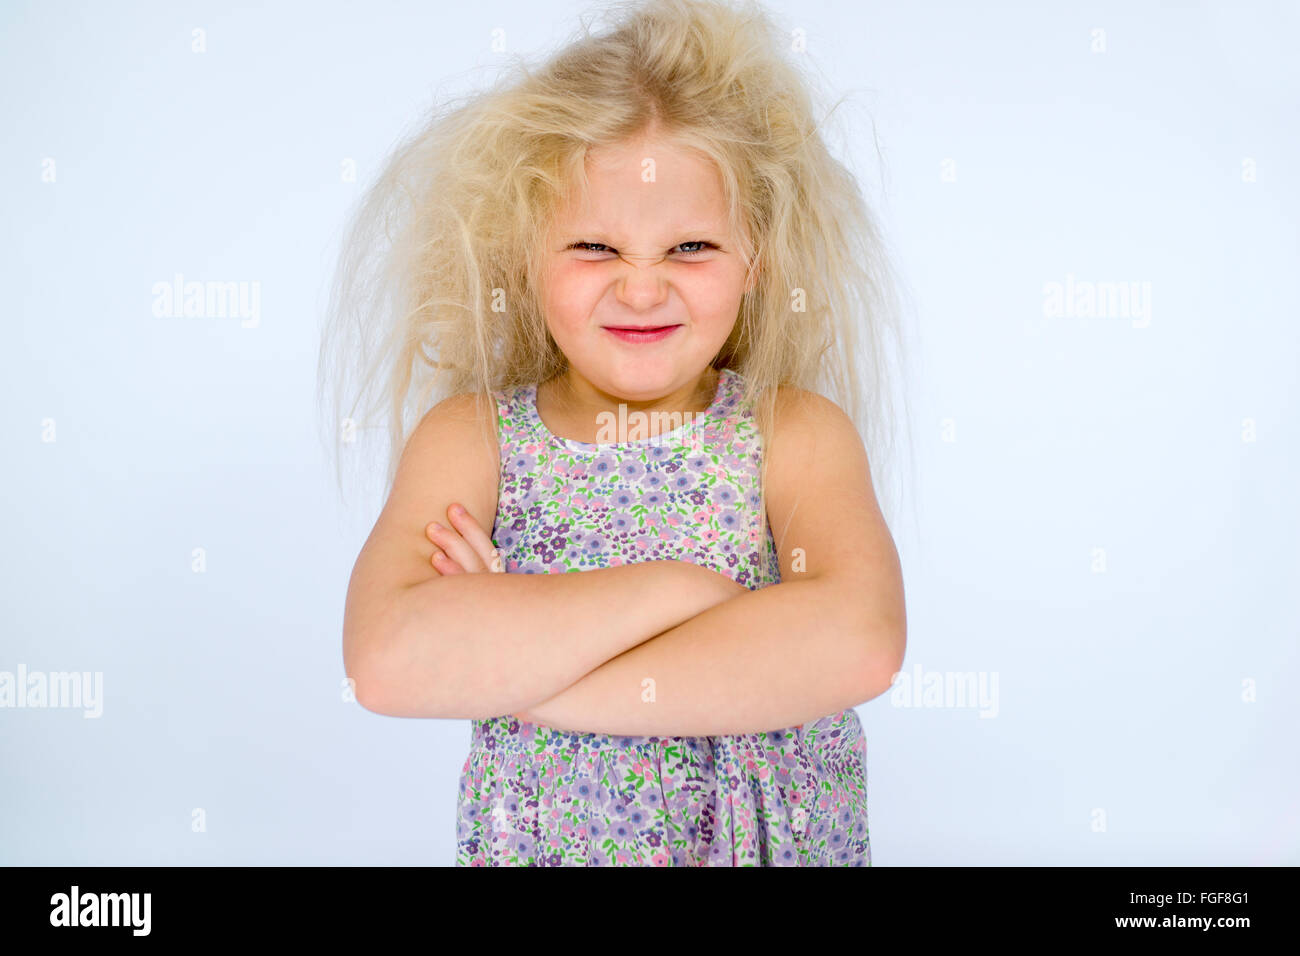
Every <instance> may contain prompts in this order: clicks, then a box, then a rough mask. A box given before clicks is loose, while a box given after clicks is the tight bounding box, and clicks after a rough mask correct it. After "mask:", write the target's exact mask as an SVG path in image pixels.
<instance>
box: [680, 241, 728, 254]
mask: <svg viewBox="0 0 1300 956" xmlns="http://www.w3.org/2000/svg"><path fill="white" fill-rule="evenodd" d="M681 246H699V247H700V248H698V249H688V250H687V251H686V252H685V253H683V255H688V256H690V255H698V254H699V253H701V252H708V251H709V250H710V249H716V248H718V247H717V246H715V245H714V244H713V243H711V242H708V241H706V240H703V239H692V240H691V241H690V242H683V243H681V244H680V245H679V246H678V248H680V247H681Z"/></svg>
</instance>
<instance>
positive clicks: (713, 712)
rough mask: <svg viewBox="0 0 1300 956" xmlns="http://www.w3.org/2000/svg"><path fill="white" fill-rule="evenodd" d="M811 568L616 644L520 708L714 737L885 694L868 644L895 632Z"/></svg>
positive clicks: (569, 722) (586, 723) (555, 720)
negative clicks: (549, 694) (633, 643)
mask: <svg viewBox="0 0 1300 956" xmlns="http://www.w3.org/2000/svg"><path fill="white" fill-rule="evenodd" d="M872 626H873V625H872V624H871V623H870V622H869V621H868V620H867V618H866V617H865V615H864V614H863V611H862V608H861V605H860V603H859V602H857V601H854V600H852V599H851V598H847V599H846V595H845V594H844V593H843V592H842V590H840V584H839V582H836V581H832V580H828V579H817V578H812V579H808V580H802V579H801V580H795V581H791V582H788V583H782V584H774V585H770V586H768V587H765V588H760V589H759V590H757V591H751V592H748V593H747V594H744V595H742V596H740V597H738V598H736V599H734V600H731V601H727V602H725V603H723V604H720V605H718V606H716V607H713V608H710V609H709V610H707V611H704V612H703V613H702V614H700V615H698V616H697V617H693V618H691V619H690V620H689V621H686V622H684V623H682V624H680V625H678V626H676V627H674V628H671V629H670V630H668V631H666V632H665V633H663V634H660V635H659V636H658V637H655V638H654V639H653V640H650V641H646V642H644V643H642V644H640V645H638V646H637V647H634V648H632V649H631V650H629V651H627V652H625V653H623V654H620V655H619V656H618V657H616V658H614V659H613V660H612V661H610V662H609V663H607V664H604V665H602V666H601V667H599V668H597V669H596V670H595V671H593V672H592V673H590V674H588V675H587V676H586V677H584V678H583V679H582V680H580V681H578V682H577V683H576V684H574V685H573V686H572V687H569V688H567V689H566V690H565V691H564V692H563V693H560V694H558V695H556V696H555V697H553V698H551V699H550V700H546V701H542V702H540V703H538V704H535V705H533V706H530V707H528V708H527V709H526V713H525V714H524V716H525V717H526V718H528V719H529V720H532V721H534V722H535V723H539V724H544V725H546V726H548V727H555V728H557V729H560V730H575V731H581V732H584V733H607V734H629V735H633V734H634V735H650V734H658V735H661V736H663V735H666V736H691V737H695V736H717V735H723V734H743V733H755V732H757V731H761V730H776V729H778V728H785V727H795V726H798V725H800V724H805V723H807V722H808V721H811V720H816V719H817V718H819V717H824V716H826V715H827V714H833V713H836V712H838V711H840V710H843V709H845V708H847V707H854V706H856V705H858V704H861V703H863V702H864V701H867V700H870V699H871V698H873V697H875V696H876V695H878V694H880V693H883V692H884V691H885V690H886V689H887V688H888V687H889V676H890V675H889V674H885V673H883V668H882V667H881V666H880V663H879V662H880V660H881V659H882V658H881V655H879V654H876V653H873V650H872V649H873V647H874V646H876V645H880V644H883V643H884V642H885V641H886V640H892V636H891V635H890V634H889V633H888V632H886V631H885V630H883V627H884V626H885V625H883V624H880V625H877V626H878V627H879V628H880V629H879V630H877V631H874V632H873V630H872Z"/></svg>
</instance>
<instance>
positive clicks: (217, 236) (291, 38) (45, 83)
mask: <svg viewBox="0 0 1300 956" xmlns="http://www.w3.org/2000/svg"><path fill="white" fill-rule="evenodd" d="M589 9H591V8H590V7H588V6H586V5H585V4H573V3H556V2H549V3H542V4H536V3H519V2H516V3H502V2H483V3H474V4H450V3H448V4H434V3H417V2H389V3H382V4H365V5H358V4H343V3H311V4H308V3H278V4H274V5H269V6H268V7H266V8H263V7H261V6H260V5H254V4H249V5H243V6H238V7H236V6H233V5H231V4H225V3H187V4H176V3H161V2H156V3H144V2H137V3H133V4H130V5H114V6H113V7H112V8H110V7H108V6H105V5H100V4H92V3H81V4H43V3H34V2H33V3H14V2H5V3H4V4H3V5H2V6H0V123H2V128H3V130H4V133H3V146H2V147H0V224H2V228H0V270H3V271H2V272H0V277H2V278H3V284H4V288H5V289H6V290H7V293H8V294H9V295H10V302H11V304H10V307H9V308H8V309H7V310H6V314H5V316H4V328H5V330H6V332H7V333H8V334H7V337H6V338H7V340H6V346H5V347H4V348H3V349H0V368H2V370H3V374H0V389H3V396H2V397H3V402H0V430H2V431H0V439H2V447H3V448H4V451H5V456H4V457H5V466H4V468H3V471H0V475H2V476H3V477H2V478H0V480H2V481H3V488H2V489H0V490H2V491H3V496H2V500H3V502H4V506H3V512H0V513H2V514H3V524H2V526H0V531H2V533H3V542H4V544H3V548H0V562H2V566H0V572H3V573H2V575H0V579H2V580H3V582H4V583H3V600H2V601H0V670H8V671H11V672H12V671H14V670H15V669H16V668H17V667H18V665H19V664H22V665H24V666H25V667H26V668H27V669H28V670H41V671H47V672H48V671H68V670H77V671H90V672H95V671H99V672H102V673H103V680H104V697H105V699H104V710H103V715H102V717H100V718H99V719H85V718H83V717H82V715H81V713H80V712H79V711H74V710H64V709H44V710H33V709H24V710H16V709H13V710H0V863H6V864H15V863H16V864H95V865H105V864H131V865H138V864H151V863H162V864H177V863H180V864H184V863H198V864H207V863H222V864H233V863H251V864H270V863H401V864H429V863H433V864H445V863H450V862H451V861H452V860H453V858H454V808H455V800H456V782H457V776H458V773H459V771H460V768H461V764H462V762H463V760H464V757H465V753H466V750H467V746H468V740H469V724H468V722H463V721H461V722H454V721H429V720H406V719H395V718H386V717H380V716H377V715H374V714H371V713H369V712H367V711H365V710H363V709H361V708H360V707H359V706H357V705H356V704H352V703H344V702H342V700H341V692H340V685H341V681H342V679H343V668H342V653H341V621H342V609H343V600H344V593H345V587H346V583H347V578H348V574H349V573H350V571H351V567H352V563H353V561H354V560H355V557H356V553H357V550H358V549H359V547H360V545H361V542H362V541H363V540H364V538H365V535H366V534H367V533H368V531H369V528H370V526H371V524H372V522H373V520H374V517H375V515H376V513H377V509H378V506H379V502H378V501H374V502H365V501H361V502H358V501H356V500H349V501H347V502H344V501H342V500H340V498H339V496H338V493H337V491H336V489H335V486H334V484H333V474H332V472H331V471H330V469H329V466H328V464H327V462H326V459H325V456H324V454H323V452H322V449H321V447H320V445H319V443H318V441H317V437H316V436H317V431H316V428H317V418H316V407H315V404H314V401H315V384H316V383H315V374H316V364H315V362H316V350H317V345H318V328H319V322H320V316H321V313H322V311H323V308H324V306H325V304H326V295H327V289H328V281H329V277H330V273H331V270H332V268H333V265H334V254H335V251H336V248H337V243H338V240H339V237H340V233H341V227H342V223H343V221H344V218H345V216H346V214H347V212H348V211H349V209H350V208H351V205H352V203H353V202H354V201H355V199H356V198H357V197H358V195H359V193H360V190H361V189H362V187H363V186H364V185H365V184H366V183H368V182H369V181H370V179H371V177H372V176H374V175H375V174H376V172H377V171H378V168H379V164H380V163H381V162H382V160H383V158H384V157H385V156H386V155H387V153H388V151H389V149H390V148H391V146H392V145H393V144H394V142H395V141H396V140H397V138H398V137H399V136H400V135H401V134H402V133H404V132H405V131H406V130H407V129H409V128H410V127H411V124H412V123H414V122H415V121H416V120H417V119H418V117H419V116H420V115H421V114H422V113H423V112H424V110H425V109H426V107H427V106H428V105H429V103H430V102H431V97H433V96H434V95H435V93H437V92H441V93H443V94H452V93H457V92H460V91H462V90H466V89H470V88H474V87H476V86H479V85H481V84H482V83H483V82H486V81H487V80H488V79H490V78H491V77H492V75H493V74H494V71H495V70H496V69H498V68H499V67H500V65H502V64H503V63H504V62H505V58H506V55H514V54H522V55H525V56H528V57H532V58H535V57H537V56H540V55H542V54H544V53H546V52H549V51H550V50H551V49H553V47H554V45H555V44H556V43H558V42H560V41H561V40H563V39H564V38H565V37H567V36H568V35H570V32H571V31H572V29H573V28H574V27H576V25H577V22H578V21H577V15H578V13H579V12H581V11H584V10H589ZM768 9H769V10H771V11H773V13H774V14H775V15H776V16H777V17H778V18H779V22H781V24H782V25H784V26H786V27H788V28H792V29H793V28H795V27H798V28H802V29H803V30H804V31H805V32H806V35H807V42H808V53H807V56H808V57H809V58H810V60H812V61H813V64H812V65H813V69H814V71H815V72H817V73H820V75H822V76H823V77H824V78H825V81H826V82H827V83H828V84H829V86H830V87H831V88H832V90H833V91H834V92H836V93H841V92H842V93H847V94H849V100H848V101H847V102H846V104H845V105H844V106H843V107H842V109H843V110H844V111H845V114H846V115H845V118H844V122H846V123H848V129H849V130H850V132H851V138H850V149H851V155H849V156H847V157H845V159H846V161H847V162H849V163H850V164H851V165H852V166H853V168H855V170H858V171H860V173H861V175H862V178H863V182H864V186H865V187H866V188H867V190H868V191H869V193H870V194H871V195H872V197H873V199H874V200H875V201H876V203H877V205H878V208H879V212H880V215H881V218H882V221H883V223H884V227H885V230H886V232H887V234H888V236H889V239H890V242H891V243H892V246H893V249H894V252H895V254H896V257H897V261H898V265H899V268H900V270H901V272H902V274H903V276H904V278H905V280H906V283H907V287H908V289H907V291H908V294H909V295H910V298H911V301H912V302H913V305H914V315H913V316H912V317H911V318H910V320H909V321H910V323H911V326H910V327H911V328H912V330H913V332H912V335H913V337H914V341H915V346H914V354H913V373H912V375H911V377H910V378H909V379H908V381H907V389H908V393H909V395H910V398H911V402H912V405H911V419H910V423H909V427H910V429H911V432H912V436H913V442H914V446H915V456H916V467H915V472H914V475H913V479H912V481H911V483H910V486H909V494H910V498H909V500H908V502H907V506H906V509H905V514H904V515H903V516H901V517H900V518H899V520H898V522H897V524H896V538H897V541H898V545H899V549H900V552H901V555H902V560H903V566H904V574H905V579H906V586H907V598H908V614H909V647H908V654H907V661H906V664H905V669H906V670H907V671H908V672H909V673H915V669H916V668H917V667H920V668H921V672H922V673H923V674H926V673H930V672H935V673H938V674H940V675H949V674H960V673H964V672H973V673H976V674H984V675H986V676H989V677H992V676H993V675H996V677H997V681H998V684H997V690H998V701H997V715H996V717H992V718H985V717H981V716H980V714H979V712H978V709H977V708H972V707H969V706H968V707H925V708H919V709H914V708H905V707H902V706H898V704H897V702H895V701H892V700H891V697H890V696H888V695H887V696H882V697H880V698H877V699H876V700H873V701H871V702H869V703H867V704H864V705H863V706H862V707H861V708H859V713H860V715H861V717H862V720H863V722H864V724H865V726H866V728H867V733H868V741H869V758H868V767H869V788H870V800H871V811H870V814H871V842H872V852H873V862H874V863H875V865H878V866H888V865H905V864H945V863H951V864H963V865H967V864H973V865H979V864H1032V863H1048V864H1263V863H1290V864H1296V863H1300V798H1298V796H1297V795H1298V794H1300V760H1297V756H1298V754H1297V750H1298V748H1297V743H1296V731H1297V726H1298V725H1300V721H1298V720H1297V716H1298V715H1300V707H1298V706H1297V703H1296V690H1295V688H1296V686H1297V683H1298V679H1300V673H1298V671H1300V667H1298V666H1297V637H1298V636H1300V610H1298V607H1300V600H1298V598H1297V584H1298V583H1300V562H1298V560H1297V549H1296V542H1297V541H1298V540H1300V521H1298V516H1300V509H1298V507H1297V504H1296V497H1295V492H1296V489H1297V487H1298V486H1300V480H1298V479H1300V454H1298V452H1297V447H1298V443H1297V412H1298V411H1300V396H1298V395H1297V384H1296V383H1297V366H1298V365H1300V333H1298V332H1297V321H1296V320H1297V318H1298V317H1300V308H1297V305H1298V299H1300V297H1298V296H1297V271H1298V270H1297V262H1298V261H1300V256H1298V253H1300V238H1298V229H1297V223H1298V222H1300V218H1298V216H1297V214H1298V213H1300V196H1298V192H1297V180H1296V171H1297V169H1300V123H1297V117H1298V116H1300V109H1298V107H1300V83H1298V82H1297V75H1296V66H1295V63H1296V60H1295V57H1294V50H1293V45H1294V38H1295V37H1296V36H1297V32H1298V31H1297V27H1300V17H1298V15H1297V6H1296V5H1295V4H1293V3H1259V2H1256V3H1240V2H1234V3H1227V2H1221V3H1200V4H1193V3H1163V4H1161V3H1151V2H1147V3H1141V4H1130V3H1088V4H1083V3H1075V4H1051V5H1044V4H1037V3H1029V2H1025V3H1015V4H1010V3H1003V4H996V5H987V4H966V3H958V2H950V3H937V2H929V3H907V4H899V3H853V4H850V3H827V2H815V0H812V2H799V3H794V2H789V0H785V2H772V3H769V4H768ZM498 28H499V29H502V30H504V31H505V32H504V37H505V42H506V54H505V55H503V54H501V53H497V52H493V50H492V47H491V43H492V31H493V30H495V29H498ZM195 29H202V30H204V31H206V42H207V52H205V53H202V54H196V53H194V52H191V43H192V31H194V30H195ZM1095 30H1102V31H1104V39H1105V51H1104V52H1096V51H1095V50H1094V45H1095V43H1096V42H1097V40H1096V36H1097V35H1096V34H1094V31H1095ZM1288 63H1289V64H1291V65H1290V66H1288V65H1287V64H1288ZM873 124H874V129H873ZM873 135H874V136H875V137H876V138H877V139H878V141H879V144H880V149H881V151H882V155H883V160H884V162H883V165H882V164H881V162H880V161H879V159H878V157H877V155H876V150H875V144H874V142H873ZM349 158H350V159H353V160H355V161H356V163H357V168H358V173H359V175H358V180H359V181H358V182H355V183H351V182H343V181H341V176H340V170H341V166H342V163H343V161H344V160H345V159H349ZM47 159H53V160H54V162H55V169H56V171H57V179H56V181H55V182H53V183H50V182H43V181H42V171H43V169H44V168H47V167H45V166H43V164H44V163H45V161H46V160H47ZM947 161H950V164H948V165H945V163H946V162H947ZM1248 166H1249V167H1250V168H1253V169H1254V171H1255V181H1253V182H1248V181H1245V180H1244V178H1243V169H1245V168H1247V167H1248ZM945 169H947V170H951V171H953V172H954V173H955V178H953V177H952V176H949V177H947V179H945V176H944V171H945ZM176 273H181V274H182V275H183V276H184V277H185V278H186V279H188V280H201V281H209V280H220V281H249V282H252V281H256V282H258V283H260V289H261V303H260V307H261V314H260V320H259V322H258V324H257V325H256V327H243V326H242V325H241V323H240V321H239V320H238V319H233V318H232V319H218V318H202V319H182V318H160V317H157V316H155V315H154V314H153V311H152V303H153V287H154V284H155V283H157V282H166V281H170V280H171V278H172V277H173V276H174V275H175V274H176ZM1067 276H1073V277H1074V279H1075V280H1076V281H1080V280H1082V281H1094V282H1103V281H1109V282H1137V283H1150V289H1151V313H1150V317H1149V323H1145V324H1143V325H1135V324H1134V322H1133V321H1131V320H1129V319H1125V318H1122V317H1104V316H1101V317H1092V318H1078V317H1074V318H1069V317H1067V318H1059V317H1055V318H1054V317H1049V316H1047V315H1045V313H1044V287H1045V285H1046V284H1048V283H1051V282H1062V283H1064V282H1065V281H1066V277H1067ZM49 420H52V421H53V423H54V425H55V429H56V432H55V433H56V436H57V437H56V440H55V441H53V442H50V441H43V440H42V433H43V431H46V430H47V425H46V424H45V423H47V421H49ZM1243 436H1245V438H1249V439H1252V440H1245V438H1243ZM196 548H202V549H204V550H205V553H206V556H207V565H206V571H205V573H201V574H196V573H194V572H193V571H192V570H191V561H192V553H193V551H194V549H196ZM1248 687H1253V698H1254V699H1253V700H1251V699H1249V696H1250V695H1248V694H1247V693H1246V688H1248ZM195 808H201V809H202V810H203V811H204V813H205V815H206V827H207V829H206V831H205V832H197V833H196V832H193V830H192V828H191V819H192V812H193V811H194V810H195ZM1103 825H1104V826H1103Z"/></svg>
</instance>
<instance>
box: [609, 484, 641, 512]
mask: <svg viewBox="0 0 1300 956" xmlns="http://www.w3.org/2000/svg"><path fill="white" fill-rule="evenodd" d="M639 499H640V496H639V495H638V494H637V493H636V492H635V491H633V490H632V489H631V488H619V489H618V490H617V491H613V492H611V493H610V496H609V506H610V507H611V508H631V507H632V506H633V505H634V504H636V503H637V501H638V500H639Z"/></svg>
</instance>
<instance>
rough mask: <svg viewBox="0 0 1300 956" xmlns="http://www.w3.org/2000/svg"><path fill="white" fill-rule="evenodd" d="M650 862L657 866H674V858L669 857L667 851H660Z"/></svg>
mask: <svg viewBox="0 0 1300 956" xmlns="http://www.w3.org/2000/svg"><path fill="white" fill-rule="evenodd" d="M650 862H651V863H653V864H654V865H655V866H669V865H671V864H672V862H673V858H672V857H670V856H669V855H668V853H667V851H665V850H660V851H659V852H658V853H656V854H655V855H654V856H652V857H650Z"/></svg>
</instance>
